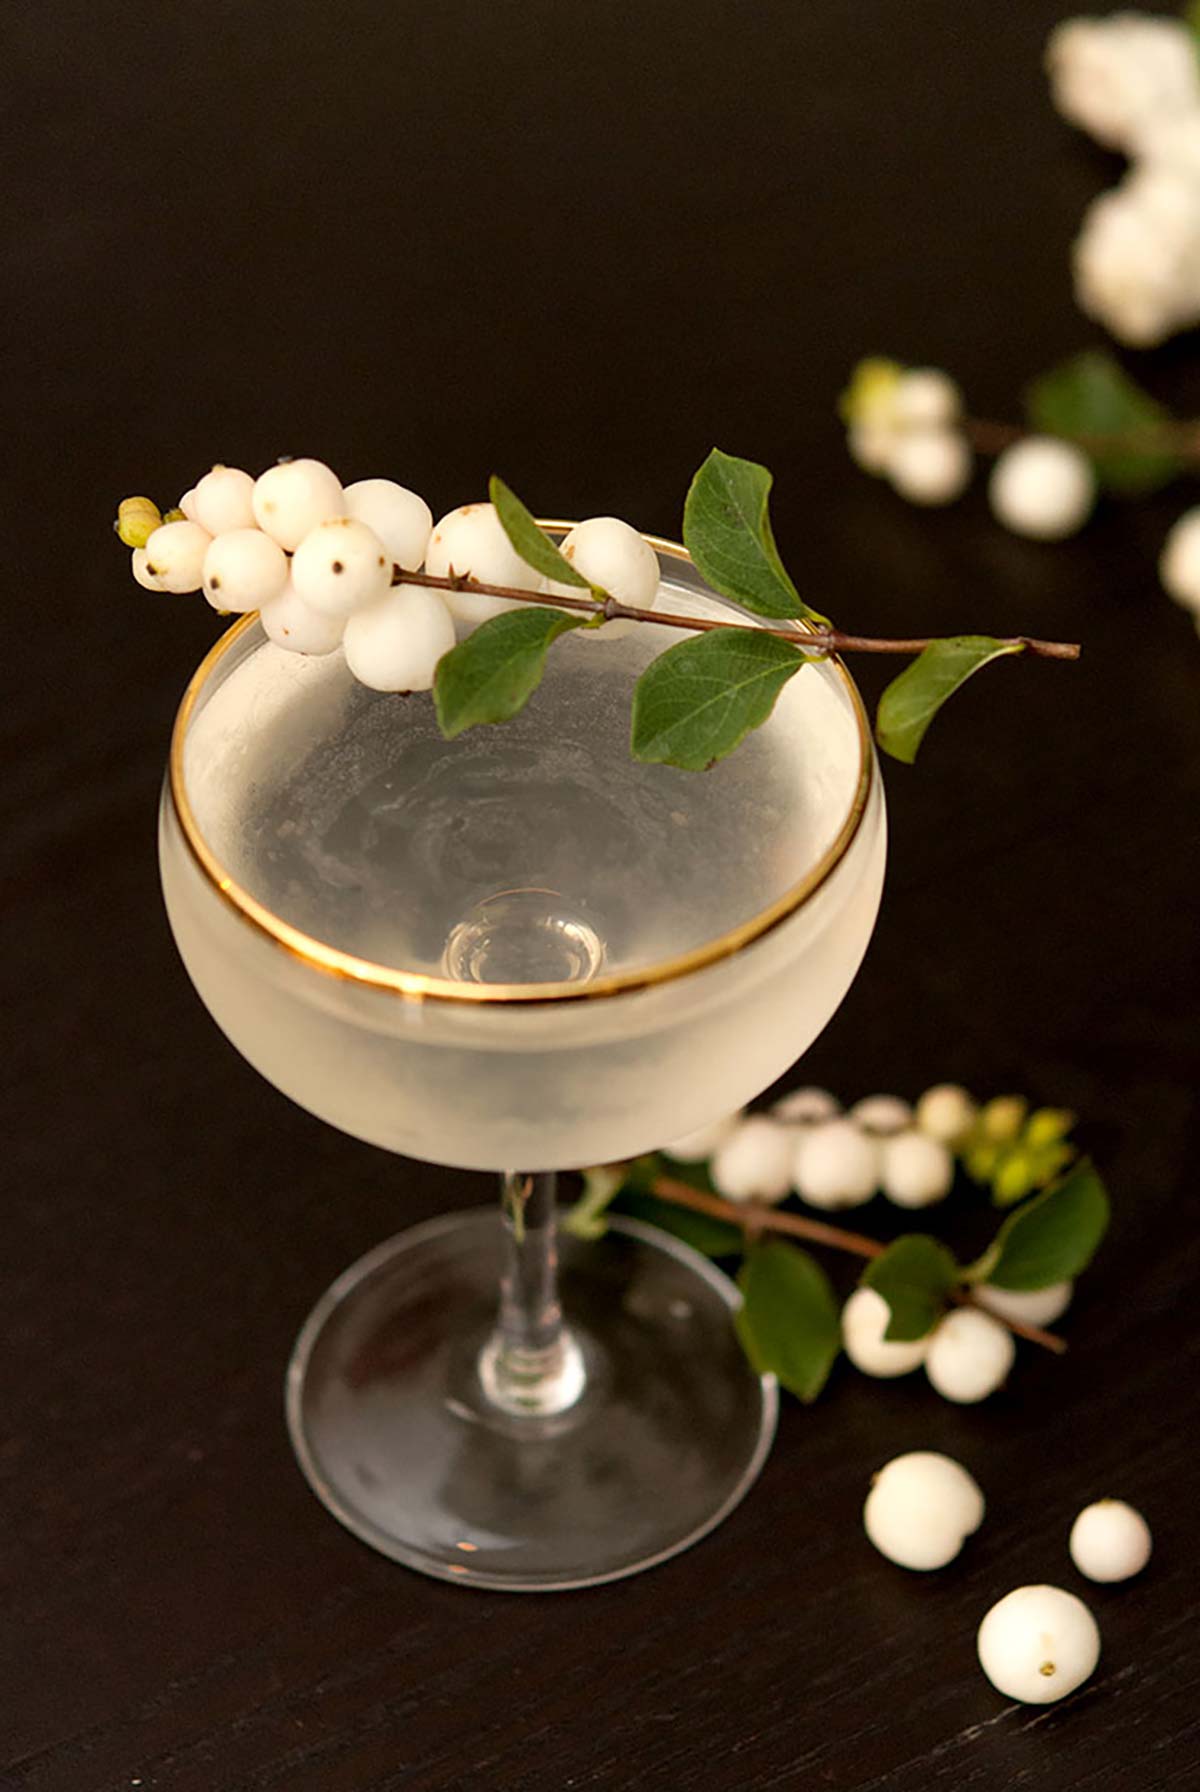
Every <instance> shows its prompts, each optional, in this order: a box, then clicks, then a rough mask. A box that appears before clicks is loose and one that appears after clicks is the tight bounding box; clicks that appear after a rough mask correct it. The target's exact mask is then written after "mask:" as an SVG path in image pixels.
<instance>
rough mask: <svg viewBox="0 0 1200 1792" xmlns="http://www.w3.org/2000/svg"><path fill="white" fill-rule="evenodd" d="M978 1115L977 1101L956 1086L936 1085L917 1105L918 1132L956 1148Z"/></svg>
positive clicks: (928, 1090) (955, 1084)
mask: <svg viewBox="0 0 1200 1792" xmlns="http://www.w3.org/2000/svg"><path fill="white" fill-rule="evenodd" d="M978 1112H979V1109H978V1108H977V1106H976V1104H975V1102H974V1101H973V1100H972V1099H971V1097H970V1096H969V1095H968V1094H967V1091H966V1090H965V1089H963V1088H960V1087H959V1085H958V1084H957V1083H935V1084H934V1086H933V1088H932V1089H926V1091H925V1093H924V1095H922V1097H921V1099H920V1101H919V1102H918V1103H917V1110H916V1114H915V1115H914V1118H915V1120H916V1123H917V1130H918V1132H923V1133H928V1135H929V1137H930V1138H931V1139H937V1140H938V1141H939V1143H941V1144H943V1145H957V1143H958V1141H959V1140H960V1139H964V1138H966V1136H967V1134H968V1133H969V1132H970V1130H971V1128H972V1127H973V1126H974V1124H975V1116H976V1114H977V1113H978Z"/></svg>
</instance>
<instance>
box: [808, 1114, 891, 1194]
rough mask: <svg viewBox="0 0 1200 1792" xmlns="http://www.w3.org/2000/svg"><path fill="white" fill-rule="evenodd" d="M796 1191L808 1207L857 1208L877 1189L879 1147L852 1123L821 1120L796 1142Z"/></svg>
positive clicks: (849, 1121)
mask: <svg viewBox="0 0 1200 1792" xmlns="http://www.w3.org/2000/svg"><path fill="white" fill-rule="evenodd" d="M795 1149H796V1156H795V1161H794V1163H793V1166H792V1176H793V1180H794V1182H795V1185H796V1192H797V1194H799V1195H800V1197H801V1198H802V1199H803V1200H805V1201H807V1202H808V1203H809V1205H810V1206H812V1207H861V1205H862V1203H863V1202H864V1201H869V1200H870V1199H871V1196H872V1195H873V1194H874V1193H875V1190H876V1189H877V1188H878V1186H879V1147H878V1145H877V1144H876V1143H875V1141H874V1139H870V1138H868V1137H867V1135H866V1133H864V1132H862V1131H861V1130H860V1129H859V1128H858V1127H857V1126H855V1124H854V1122H853V1121H852V1120H825V1121H822V1122H820V1123H819V1124H818V1125H816V1126H810V1127H808V1128H807V1129H806V1130H805V1131H804V1132H803V1133H801V1135H800V1138H799V1139H798V1141H797V1143H796V1148H795Z"/></svg>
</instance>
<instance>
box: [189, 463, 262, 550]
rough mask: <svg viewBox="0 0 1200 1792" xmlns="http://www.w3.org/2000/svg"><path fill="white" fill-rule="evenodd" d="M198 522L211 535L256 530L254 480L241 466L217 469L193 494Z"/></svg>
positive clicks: (208, 475) (201, 482) (208, 474)
mask: <svg viewBox="0 0 1200 1792" xmlns="http://www.w3.org/2000/svg"><path fill="white" fill-rule="evenodd" d="M193 502H194V506H195V512H196V521H197V522H198V523H199V524H201V526H202V527H203V528H205V529H207V530H208V532H209V534H210V535H224V534H225V532H226V530H227V529H253V527H254V481H253V479H251V477H250V475H249V473H243V471H242V469H241V468H240V467H214V468H213V470H212V472H211V473H206V474H205V475H204V478H203V479H202V480H200V482H199V484H198V485H197V486H196V489H195V492H194V493H193Z"/></svg>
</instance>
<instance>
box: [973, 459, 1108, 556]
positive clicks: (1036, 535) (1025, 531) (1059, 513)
mask: <svg viewBox="0 0 1200 1792" xmlns="http://www.w3.org/2000/svg"><path fill="white" fill-rule="evenodd" d="M988 498H989V501H990V503H991V506H992V510H993V511H994V513H995V515H996V517H997V519H998V520H999V521H1000V522H1002V523H1003V524H1004V525H1005V526H1006V527H1007V528H1009V529H1012V530H1015V532H1016V533H1017V534H1018V535H1029V536H1032V537H1033V539H1034V540H1035V541H1061V540H1062V539H1063V538H1064V537H1065V536H1067V535H1074V533H1075V531H1076V530H1077V529H1080V528H1082V526H1083V524H1084V523H1085V522H1086V521H1087V519H1088V517H1089V515H1090V514H1091V509H1092V505H1093V504H1094V503H1095V501H1096V477H1095V474H1094V473H1093V472H1092V467H1091V462H1090V461H1089V460H1088V458H1087V455H1086V454H1084V453H1083V451H1082V449H1079V448H1076V447H1075V446H1074V444H1073V443H1071V442H1060V441H1057V440H1056V439H1055V438H1054V437H1053V436H1026V438H1025V440H1024V441H1021V442H1014V443H1013V445H1012V447H1011V448H1006V449H1005V450H1004V452H1003V454H1001V455H1000V456H999V458H998V459H997V461H996V464H995V466H994V467H993V468H992V477H991V480H990V482H989V484H988Z"/></svg>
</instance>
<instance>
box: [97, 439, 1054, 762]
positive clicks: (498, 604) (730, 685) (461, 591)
mask: <svg viewBox="0 0 1200 1792" xmlns="http://www.w3.org/2000/svg"><path fill="white" fill-rule="evenodd" d="M770 488H771V475H770V474H769V473H768V472H767V470H766V469H765V468H764V467H760V466H758V465H756V464H755V463H754V462H753V461H746V460H739V459H738V458H736V457H735V456H732V455H725V454H722V453H720V452H719V451H718V450H714V451H713V453H712V454H711V455H709V457H708V459H707V460H706V461H705V463H704V465H703V466H702V467H701V468H700V470H699V472H698V473H697V474H696V476H695V478H694V479H693V481H692V484H691V487H690V489H689V492H688V496H687V502H686V504H685V507H684V518H683V536H684V541H685V544H686V545H687V547H688V549H689V551H690V552H691V554H692V557H693V559H694V561H695V563H696V565H697V566H698V567H699V569H700V571H701V573H702V574H703V575H704V576H705V577H706V578H707V579H708V580H709V582H710V583H711V584H712V586H713V588H714V589H715V590H716V591H718V592H720V593H721V594H722V595H724V596H726V597H729V598H732V599H733V600H734V601H735V602H736V603H737V604H738V605H739V606H740V607H741V609H742V610H743V611H746V612H749V613H750V615H751V617H759V618H761V619H763V620H762V621H761V622H755V621H753V620H749V621H746V622H739V621H735V620H734V619H733V618H732V617H727V618H719V619H718V618H708V617H703V616H696V615H687V614H676V613H674V612H672V611H670V610H667V609H664V608H659V607H658V605H657V597H658V586H659V568H658V559H657V556H656V554H655V553H654V550H653V549H652V547H651V546H650V544H649V543H648V542H647V541H646V540H645V539H644V537H642V536H641V535H639V534H638V532H637V531H636V530H635V529H633V528H631V527H630V525H629V524H628V523H625V522H622V521H621V520H620V519H619V518H617V517H591V518H589V519H587V520H586V521H585V522H583V523H580V524H578V525H577V526H576V527H575V528H573V529H571V530H570V531H569V532H568V533H567V534H566V536H565V537H564V539H563V540H562V541H561V542H556V541H554V540H553V539H552V538H551V536H550V535H549V534H548V533H547V532H546V531H545V530H543V529H542V528H541V527H540V525H539V524H538V523H537V522H536V521H535V520H534V518H533V516H532V515H531V514H530V512H529V511H528V510H527V509H526V507H525V506H524V505H523V504H522V503H521V501H520V500H519V499H518V498H517V497H516V496H515V494H514V493H513V492H511V491H510V490H509V488H508V487H507V486H506V485H505V484H504V482H503V481H502V480H500V479H496V478H493V479H492V481H491V484H490V502H488V503H479V504H463V505H460V506H459V507H458V508H457V509H456V510H452V511H450V512H449V514H448V515H446V516H444V517H443V518H442V519H441V521H440V522H438V523H437V524H435V523H434V520H433V515H432V512H431V511H430V509H429V506H428V505H427V504H426V503H425V501H424V499H422V498H420V497H419V496H418V495H417V494H416V493H415V492H412V491H410V490H408V489H407V488H406V487H404V486H401V485H398V484H397V483H396V482H395V481H393V480H389V479H365V480H360V481H359V482H358V483H357V484H354V485H349V486H346V487H343V486H342V484H341V482H340V480H339V479H338V478H337V476H336V474H335V473H334V472H333V471H332V470H331V469H330V468H329V467H327V466H326V465H325V464H324V462H322V461H317V460H310V459H304V460H289V461H281V462H280V463H278V464H277V465H276V466H273V467H270V468H268V469H267V471H266V472H265V473H263V474H262V475H261V476H260V477H259V478H258V479H253V478H252V477H251V476H250V474H249V473H247V472H245V471H243V470H242V469H241V468H237V467H227V466H215V467H213V469H212V470H211V472H209V473H206V474H205V475H204V477H203V478H202V479H201V480H199V481H198V482H197V484H196V486H195V487H194V488H193V489H192V490H190V491H188V492H186V493H185V494H184V497H183V498H182V499H181V501H180V505H179V507H178V509H177V510H175V511H169V512H167V513H166V514H165V515H163V514H162V513H160V511H159V509H158V507H157V506H156V505H155V504H154V503H153V502H152V501H151V500H150V499H148V498H144V497H139V498H129V499H126V500H125V501H124V502H123V503H122V504H121V506H120V508H119V511H118V515H117V522H116V529H117V533H118V535H119V536H120V538H121V540H122V541H123V542H125V544H126V545H127V546H128V547H129V548H130V549H131V550H132V555H133V567H132V569H133V574H134V577H135V579H136V580H137V581H138V583H139V584H141V585H143V586H145V587H147V588H148V589H150V590H158V591H171V592H186V591H194V590H203V591H204V594H205V596H206V597H207V599H208V601H209V603H210V604H211V605H212V606H213V608H214V609H216V610H218V611H220V612H221V613H222V614H224V615H230V614H245V613H247V612H249V611H252V610H257V611H258V612H259V614H260V616H261V621H262V626H263V629H264V631H265V633H266V634H267V636H268V637H269V639H270V640H271V641H272V642H274V643H275V644H276V645H277V646H279V647H282V648H285V649H288V650H290V651H293V652H298V653H304V654H310V655H324V654H329V653H333V652H335V651H337V650H338V649H339V648H342V649H344V653H345V660H346V664H347V666H348V667H349V669H350V671H351V672H352V673H353V674H354V676H355V677H356V678H358V679H359V680H360V681H361V682H362V683H363V684H366V685H368V686H370V687H371V688H373V689H375V690H379V691H392V692H405V693H410V692H413V691H423V690H430V689H432V691H433V694H434V703H435V708H436V712H437V718H438V723H439V726H440V727H441V730H442V732H443V734H444V735H445V736H446V738H447V739H453V738H454V737H455V736H456V735H458V734H461V733H462V732H463V731H464V730H465V729H467V728H470V727H474V726H477V725H478V724H480V723H488V722H503V721H507V720H509V719H510V718H511V717H512V716H514V715H516V714H518V713H519V712H520V710H521V709H522V708H523V707H524V705H525V704H526V703H527V702H528V701H529V698H530V697H531V696H532V694H533V692H534V691H535V690H536V688H537V685H538V683H539V681H540V679H541V677H542V673H543V671H544V669H545V664H546V656H547V653H548V651H549V648H550V647H551V645H552V643H553V642H554V641H555V640H556V639H557V638H558V637H559V636H560V635H562V634H565V633H567V632H570V631H573V630H577V629H582V628H589V629H593V630H601V631H603V632H604V633H605V635H606V637H607V638H608V639H610V640H611V639H612V638H613V636H614V635H616V634H619V633H620V632H622V630H623V629H625V628H627V627H629V626H630V625H633V624H639V623H651V624H654V625H656V626H658V627H660V628H671V629H677V630H680V631H684V632H686V633H688V634H690V635H693V636H695V637H696V639H693V640H690V641H683V642H681V643H680V644H679V645H678V646H676V647H673V648H670V649H668V650H667V651H666V652H665V653H663V654H660V655H659V656H658V658H657V659H655V660H654V661H652V663H651V664H650V666H648V667H647V668H646V669H645V671H643V673H642V675H641V677H640V678H639V679H638V681H637V684H636V685H635V687H634V697H633V729H632V748H633V753H634V757H635V758H638V759H641V760H644V761H647V762H649V763H663V764H668V765H675V766H679V767H681V768H683V769H685V770H702V769H706V768H707V767H708V766H710V765H712V764H715V763H716V761H717V760H719V759H722V758H724V757H725V756H726V755H727V754H728V753H730V752H732V751H733V749H734V748H735V747H736V746H737V745H738V744H739V743H740V742H741V741H742V740H743V739H744V738H745V736H746V734H747V733H749V732H750V730H751V729H753V728H757V727H759V726H760V725H761V724H762V723H763V722H765V721H766V720H767V718H768V716H769V715H770V713H771V711H772V709H773V707H774V704H775V700H776V698H777V697H778V695H779V693H780V691H781V690H782V689H783V686H784V685H785V684H786V683H787V682H788V681H789V680H790V679H791V678H793V677H794V676H795V675H796V674H797V673H798V672H800V671H802V670H803V669H804V667H805V666H807V665H809V664H811V663H812V662H813V661H814V660H820V659H824V658H827V657H828V656H829V655H830V654H834V653H842V652H851V651H853V652H864V653H892V654H896V653H898V654H906V655H915V656H917V657H916V659H915V663H914V664H913V665H912V666H910V667H909V668H908V669H907V671H905V672H904V673H902V674H901V675H900V677H899V678H898V679H895V680H893V681H892V683H891V685H889V686H888V688H887V690H886V691H885V692H884V695H883V697H882V699H881V701H880V706H879V713H878V718H877V729H876V732H877V737H878V739H879V741H880V744H881V745H882V746H883V747H884V748H885V750H886V751H888V752H890V753H891V754H892V755H893V756H894V757H896V758H899V759H903V760H906V761H911V760H912V759H913V758H914V757H915V755H916V751H917V748H918V746H919V745H920V742H921V740H922V738H923V736H924V734H925V731H926V729H927V728H928V726H929V723H930V722H931V721H932V719H933V717H934V715H935V714H936V713H937V711H938V710H939V709H940V707H941V705H942V704H943V703H944V702H945V700H946V698H947V697H948V696H950V695H951V694H952V693H953V691H955V690H956V689H958V688H959V687H960V686H961V685H962V684H963V683H964V682H965V681H966V679H967V678H969V677H970V676H971V675H972V673H974V672H975V671H977V670H979V668H980V667H981V666H984V665H987V664H988V663H989V662H990V661H991V660H993V659H998V658H1001V657H1005V656H1010V655H1013V654H1020V653H1024V654H1029V655H1032V656H1035V657H1041V658H1049V659H1074V658H1077V657H1078V653H1079V649H1078V646H1077V645H1076V644H1074V643H1072V642H1061V641H1040V640H1037V639H1034V638H1032V637H1027V636H1024V635H1019V636H1007V637H1003V638H997V637H993V636H985V635H969V636H953V637H950V638H947V639H942V640H931V639H930V638H929V637H927V636H924V637H918V638H905V639H893V638H888V639H882V638H879V637H875V636H861V635H852V634H848V633H846V632H845V631H843V630H841V629H837V628H835V627H834V626H833V624H832V623H831V622H829V621H828V619H827V618H826V617H824V616H822V615H820V614H819V613H818V612H817V611H815V610H813V609H811V608H810V607H809V606H808V605H807V604H805V603H804V602H803V600H802V599H801V597H800V595H799V593H798V591H797V589H796V586H795V585H794V584H793V582H792V580H791V578H790V577H789V576H788V574H787V572H786V570H785V569H784V566H783V562H782V561H781V559H780V557H779V553H778V550H777V549H776V546H775V542H774V538H773V535H772V533H771V525H770V519H769V516H768V511H767V499H768V494H769V491H770ZM721 684H724V685H725V686H726V687H727V698H728V700H727V701H726V702H725V703H724V704H715V703H714V702H713V700H712V699H713V690H714V686H720V685H721Z"/></svg>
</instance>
